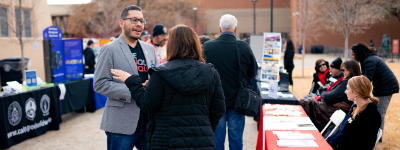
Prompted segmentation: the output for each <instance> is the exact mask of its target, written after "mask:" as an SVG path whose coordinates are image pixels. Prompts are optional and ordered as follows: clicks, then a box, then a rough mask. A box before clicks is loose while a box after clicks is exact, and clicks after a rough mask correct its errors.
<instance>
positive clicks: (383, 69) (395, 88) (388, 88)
mask: <svg viewBox="0 0 400 150" xmlns="http://www.w3.org/2000/svg"><path fill="white" fill-rule="evenodd" d="M360 64H361V71H362V74H363V75H364V76H365V77H367V78H368V79H369V80H370V81H371V82H372V85H373V86H374V89H373V90H372V94H374V96H387V95H392V94H394V93H399V82H398V81H397V79H396V76H395V75H394V74H393V72H392V70H390V68H389V67H388V66H387V65H386V63H385V62H384V61H383V60H382V59H381V58H379V57H378V56H377V55H376V51H374V52H372V53H371V55H369V56H368V57H367V58H365V59H364V60H362V61H361V63H360Z"/></svg>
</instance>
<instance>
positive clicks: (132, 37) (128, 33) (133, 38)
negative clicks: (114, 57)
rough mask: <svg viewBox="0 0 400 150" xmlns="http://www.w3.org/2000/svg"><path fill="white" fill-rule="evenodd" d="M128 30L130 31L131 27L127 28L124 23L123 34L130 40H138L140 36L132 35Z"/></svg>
mask: <svg viewBox="0 0 400 150" xmlns="http://www.w3.org/2000/svg"><path fill="white" fill-rule="evenodd" d="M129 31H131V29H129V28H128V27H126V26H125V25H124V34H125V36H127V37H129V38H130V39H132V40H138V39H139V38H140V36H139V37H134V36H132V35H131V34H130V32H129Z"/></svg>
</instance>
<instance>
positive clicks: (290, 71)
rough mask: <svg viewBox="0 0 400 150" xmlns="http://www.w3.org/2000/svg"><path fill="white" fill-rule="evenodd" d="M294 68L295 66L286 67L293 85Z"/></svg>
mask: <svg viewBox="0 0 400 150" xmlns="http://www.w3.org/2000/svg"><path fill="white" fill-rule="evenodd" d="M293 69H294V67H293V68H288V69H286V71H287V72H288V74H289V85H293V77H292V76H293Z"/></svg>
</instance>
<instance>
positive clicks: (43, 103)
mask: <svg viewBox="0 0 400 150" xmlns="http://www.w3.org/2000/svg"><path fill="white" fill-rule="evenodd" d="M40 109H41V110H42V112H43V116H47V115H49V110H50V98H49V96H47V95H46V94H44V95H43V96H42V99H41V100H40Z"/></svg>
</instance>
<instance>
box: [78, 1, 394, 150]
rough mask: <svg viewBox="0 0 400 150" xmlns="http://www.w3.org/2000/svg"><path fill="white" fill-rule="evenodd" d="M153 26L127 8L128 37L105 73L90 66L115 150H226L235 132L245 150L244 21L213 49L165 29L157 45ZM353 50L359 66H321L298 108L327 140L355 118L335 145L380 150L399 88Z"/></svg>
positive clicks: (109, 51)
mask: <svg viewBox="0 0 400 150" xmlns="http://www.w3.org/2000/svg"><path fill="white" fill-rule="evenodd" d="M145 24H146V20H145V18H144V16H143V13H142V9H141V8H140V7H138V6H134V5H132V6H128V7H125V8H124V9H123V10H122V12H121V16H120V20H119V25H120V28H121V31H122V34H121V35H120V36H119V37H118V38H116V39H115V40H113V41H112V42H110V43H108V44H106V45H104V46H103V47H102V48H101V51H100V55H99V58H98V62H97V64H93V65H89V66H88V71H92V70H90V68H94V66H96V69H95V70H94V69H93V70H94V74H95V75H94V83H93V84H94V90H95V91H96V92H98V93H100V94H102V95H105V96H106V97H107V102H106V107H105V108H104V113H103V117H102V121H101V126H100V128H101V129H102V130H104V131H105V134H106V136H107V149H109V150H112V149H133V147H136V148H137V149H139V150H145V149H210V150H211V149H218V150H222V149H224V147H225V146H224V143H225V135H226V132H227V131H228V139H229V148H230V149H235V150H236V149H242V148H243V131H244V126H245V115H243V114H240V113H239V112H237V111H236V110H235V109H234V105H235V101H236V97H237V93H238V90H239V88H240V87H241V86H243V84H244V85H251V83H250V79H252V78H254V77H255V76H256V75H257V70H258V66H257V62H256V60H255V57H254V54H253V52H252V50H251V48H250V46H249V44H248V43H246V42H244V41H242V40H237V37H236V36H235V34H236V31H237V19H236V18H235V16H233V15H229V14H225V15H223V16H222V17H221V19H220V24H219V31H220V35H219V37H218V38H216V39H214V40H210V38H208V37H207V36H200V37H199V36H197V34H196V32H195V31H194V30H193V29H192V28H190V27H189V26H186V25H176V26H174V27H173V28H171V29H169V30H167V28H166V27H165V26H164V25H162V24H157V25H155V26H154V28H153V32H152V35H151V36H152V38H150V33H149V32H148V31H145V30H144V25H145ZM89 42H90V41H89ZM92 43H93V41H92ZM285 45H286V50H285V53H284V68H285V69H286V71H287V72H288V73H289V77H290V78H289V83H290V85H293V79H292V72H293V69H294V63H293V58H294V45H293V42H292V41H290V40H288V41H287V42H286V43H285ZM88 47H89V48H88V49H87V50H85V51H87V53H90V44H89V43H88ZM351 50H352V60H346V61H344V62H343V61H342V59H341V58H337V59H335V60H334V61H332V62H331V63H329V62H328V61H326V60H324V59H319V60H317V61H316V63H315V71H316V72H315V73H314V75H313V82H312V87H311V89H310V94H308V95H307V96H305V97H304V98H303V99H301V100H299V103H300V104H301V106H302V107H303V108H304V110H305V111H306V113H307V115H308V116H309V117H310V119H311V120H312V122H313V123H314V125H315V126H316V128H317V129H318V130H320V131H321V130H322V129H323V128H324V127H325V125H326V124H327V123H328V121H329V118H330V117H331V116H332V114H333V113H334V112H335V111H336V110H342V111H344V112H345V113H347V116H346V118H345V120H344V121H343V122H342V124H341V125H340V127H339V130H338V131H337V132H335V133H334V134H332V135H331V136H330V137H329V138H328V139H327V142H328V143H329V144H330V145H331V146H332V147H333V148H334V149H343V148H345V147H346V148H349V147H354V148H360V147H361V148H362V149H372V148H373V147H374V145H375V143H374V138H375V139H376V134H377V131H378V129H379V128H381V129H382V130H383V126H384V116H385V114H386V110H387V107H388V105H389V102H390V99H391V96H392V94H394V93H398V92H399V85H398V82H397V79H396V77H395V76H394V74H393V73H392V71H391V70H390V69H389V67H388V66H387V65H386V64H385V63H384V62H383V61H382V59H380V58H379V57H378V56H376V52H375V51H374V49H372V48H369V47H368V46H366V45H365V44H362V43H358V44H355V45H353V46H352V47H351ZM236 52H238V53H239V57H238V56H237V53H236ZM85 54H86V52H85ZM85 59H86V56H85ZM87 60H92V58H91V57H88V58H87ZM89 62H90V61H89ZM239 62H240V63H239ZM92 66H93V67H92ZM239 71H242V73H240V72H239ZM238 74H241V75H242V77H241V78H243V79H244V82H239V77H238ZM371 82H372V84H371ZM372 85H373V86H372ZM371 91H372V93H373V95H374V96H375V97H372V96H371V95H370V93H371ZM365 143H368V144H365Z"/></svg>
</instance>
